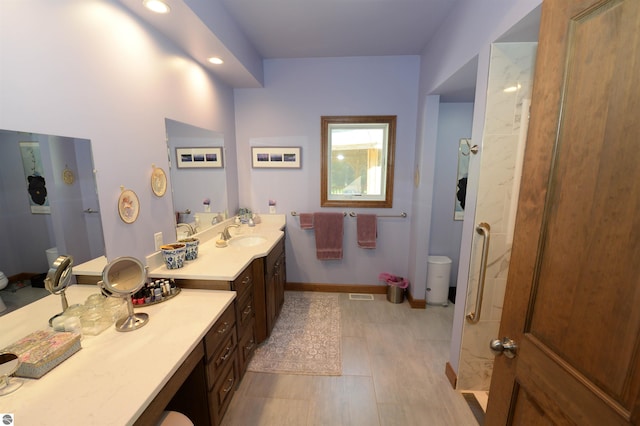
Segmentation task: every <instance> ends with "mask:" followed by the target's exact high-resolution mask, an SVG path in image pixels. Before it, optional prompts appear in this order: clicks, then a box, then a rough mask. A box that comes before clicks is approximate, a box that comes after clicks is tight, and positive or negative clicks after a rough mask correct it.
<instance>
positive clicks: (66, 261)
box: [44, 255, 73, 325]
mask: <svg viewBox="0 0 640 426" xmlns="http://www.w3.org/2000/svg"><path fill="white" fill-rule="evenodd" d="M72 266H73V257H71V256H67V255H63V256H58V258H57V259H56V260H55V261H54V262H53V265H51V269H49V272H48V273H47V277H46V278H45V279H44V286H45V288H46V289H47V290H49V292H50V293H51V294H59V295H60V297H61V298H62V312H60V313H58V314H55V315H54V316H52V317H51V318H50V319H49V325H51V324H52V323H53V319H54V318H55V317H58V316H60V315H62V314H63V313H64V311H66V310H67V308H68V307H69V303H68V302H67V296H66V295H65V293H64V292H65V290H66V289H67V286H68V285H69V283H71V277H72V276H73V275H72V273H71V267H72Z"/></svg>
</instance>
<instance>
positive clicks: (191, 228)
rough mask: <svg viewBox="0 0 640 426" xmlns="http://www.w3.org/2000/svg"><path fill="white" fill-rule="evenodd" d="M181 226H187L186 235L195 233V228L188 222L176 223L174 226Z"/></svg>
mask: <svg viewBox="0 0 640 426" xmlns="http://www.w3.org/2000/svg"><path fill="white" fill-rule="evenodd" d="M181 226H184V227H185V228H187V237H188V236H191V235H193V234H195V233H196V230H195V229H194V228H193V226H191V224H189V223H179V224H177V225H176V228H180V227H181Z"/></svg>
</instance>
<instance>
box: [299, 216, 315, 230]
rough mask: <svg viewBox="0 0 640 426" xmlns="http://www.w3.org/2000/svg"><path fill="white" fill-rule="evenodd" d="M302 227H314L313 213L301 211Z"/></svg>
mask: <svg viewBox="0 0 640 426" xmlns="http://www.w3.org/2000/svg"><path fill="white" fill-rule="evenodd" d="M300 229H313V213H300Z"/></svg>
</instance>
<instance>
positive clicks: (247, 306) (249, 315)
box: [236, 292, 254, 334]
mask: <svg viewBox="0 0 640 426" xmlns="http://www.w3.org/2000/svg"><path fill="white" fill-rule="evenodd" d="M236 303H237V304H238V305H237V309H238V317H237V318H236V321H237V327H238V334H241V333H243V332H244V329H245V328H246V327H247V325H248V324H249V322H250V321H251V320H252V319H253V317H254V309H253V292H249V293H248V294H246V295H245V296H244V297H243V298H242V299H241V300H239V301H237V302H236Z"/></svg>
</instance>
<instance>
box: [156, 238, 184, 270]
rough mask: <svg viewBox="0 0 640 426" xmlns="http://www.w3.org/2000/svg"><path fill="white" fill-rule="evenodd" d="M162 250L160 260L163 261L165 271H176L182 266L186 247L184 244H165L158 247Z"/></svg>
mask: <svg viewBox="0 0 640 426" xmlns="http://www.w3.org/2000/svg"><path fill="white" fill-rule="evenodd" d="M160 250H162V258H163V259H164V263H165V265H167V269H178V268H182V267H183V266H184V259H185V256H186V254H187V245H186V244H185V243H173V244H165V245H163V246H161V247H160Z"/></svg>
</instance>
